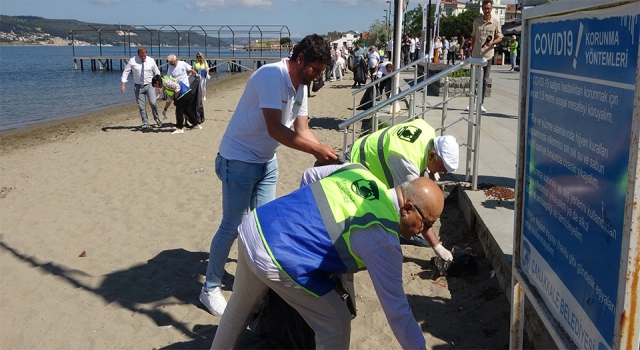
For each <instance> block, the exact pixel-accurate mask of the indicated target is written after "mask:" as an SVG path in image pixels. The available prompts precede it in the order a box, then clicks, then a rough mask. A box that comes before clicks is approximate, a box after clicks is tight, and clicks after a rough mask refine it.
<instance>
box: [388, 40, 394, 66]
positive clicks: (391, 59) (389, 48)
mask: <svg viewBox="0 0 640 350" xmlns="http://www.w3.org/2000/svg"><path fill="white" fill-rule="evenodd" d="M387 60H389V61H393V38H392V39H389V41H387Z"/></svg>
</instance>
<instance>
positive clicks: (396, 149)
mask: <svg viewBox="0 0 640 350" xmlns="http://www.w3.org/2000/svg"><path fill="white" fill-rule="evenodd" d="M435 136H436V133H435V129H433V127H431V126H430V125H429V124H428V123H427V122H426V121H424V120H423V119H420V118H418V119H414V120H412V121H410V122H406V123H401V124H398V125H394V126H390V127H387V128H384V129H382V130H378V131H376V132H375V133H373V134H370V135H367V136H366V137H364V138H362V139H359V140H357V141H356V142H355V143H354V145H353V147H352V149H351V161H352V162H358V163H360V164H362V165H364V166H365V167H367V169H369V171H371V173H373V174H374V175H375V176H376V177H377V178H378V179H380V180H381V181H383V182H385V184H386V185H387V186H388V187H390V188H391V187H394V186H397V185H400V184H396V183H394V181H393V174H392V172H391V167H390V166H389V154H390V153H396V154H397V155H400V156H402V157H404V158H405V159H407V160H408V161H410V162H411V163H413V164H414V165H415V166H416V167H417V168H418V169H419V170H420V171H422V170H424V169H425V168H426V160H425V159H426V151H427V145H428V144H429V141H431V140H432V139H433V138H434V137H435Z"/></svg>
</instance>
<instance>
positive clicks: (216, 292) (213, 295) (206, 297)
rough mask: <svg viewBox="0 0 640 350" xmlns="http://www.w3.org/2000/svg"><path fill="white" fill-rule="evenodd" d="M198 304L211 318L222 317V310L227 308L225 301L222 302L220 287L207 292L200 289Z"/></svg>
mask: <svg viewBox="0 0 640 350" xmlns="http://www.w3.org/2000/svg"><path fill="white" fill-rule="evenodd" d="M200 302H201V303H202V305H204V306H205V307H206V308H207V310H209V312H210V313H211V314H212V315H213V316H222V314H223V313H224V309H225V308H226V307H227V301H226V300H224V296H223V295H222V290H220V287H215V288H213V290H211V291H209V292H207V291H206V290H204V288H202V291H201V292H200Z"/></svg>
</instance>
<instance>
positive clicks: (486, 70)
mask: <svg viewBox="0 0 640 350" xmlns="http://www.w3.org/2000/svg"><path fill="white" fill-rule="evenodd" d="M482 70H483V71H484V74H483V75H482V103H481V104H482V105H484V96H485V95H486V94H487V85H488V84H487V79H489V76H490V75H491V60H487V65H486V66H484V67H482Z"/></svg>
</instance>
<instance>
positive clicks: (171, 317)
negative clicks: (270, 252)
mask: <svg viewBox="0 0 640 350" xmlns="http://www.w3.org/2000/svg"><path fill="white" fill-rule="evenodd" d="M248 76H249V74H248V73H242V74H236V75H234V76H232V77H230V78H228V79H225V80H222V81H216V82H212V83H211V84H210V85H209V88H208V92H207V93H208V98H207V101H206V102H205V115H206V118H207V120H206V122H205V123H204V124H203V129H202V130H193V131H186V132H185V134H182V135H170V132H171V129H170V127H168V126H167V127H164V128H162V129H156V128H154V129H152V130H151V131H149V132H141V131H140V130H138V129H137V128H136V127H137V126H139V125H140V117H139V114H138V112H137V108H136V106H135V105H134V104H133V103H132V104H129V105H126V106H120V107H115V108H112V109H108V110H104V111H100V112H94V113H90V114H87V115H85V116H82V117H78V118H73V119H71V120H65V121H63V122H56V123H52V124H49V125H45V126H40V127H36V128H30V129H26V130H21V131H16V132H11V133H5V134H3V135H0V141H1V145H2V147H1V151H0V279H1V281H2V283H1V285H0V348H2V349H86V348H92V349H93V348H96V349H103V348H117V349H154V348H155V349H166V348H169V349H171V348H196V349H204V348H206V349H208V348H209V346H210V344H211V341H212V339H213V335H214V334H215V330H216V325H217V324H218V322H219V320H220V318H219V317H214V316H212V315H210V314H209V313H208V312H207V311H205V310H204V309H203V308H202V306H201V305H200V303H199V301H198V294H199V292H200V287H201V284H202V282H203V280H204V276H203V275H204V273H205V269H206V260H207V258H208V250H209V244H210V241H211V237H212V235H213V234H214V233H215V231H216V229H217V227H218V225H219V222H220V218H221V214H222V213H221V195H220V193H221V189H220V181H219V180H218V179H217V177H216V175H215V171H214V159H215V156H216V153H217V149H218V145H219V142H220V138H221V137H222V134H223V132H224V130H225V128H226V126H227V123H228V121H229V119H230V118H231V115H232V113H233V110H234V109H235V108H236V105H237V102H238V100H239V98H240V96H241V94H242V91H243V89H244V84H245V82H246V80H247V78H248ZM351 78H352V76H351V75H347V77H346V78H345V81H343V82H331V83H329V82H328V83H327V84H326V85H325V86H324V87H323V88H322V89H321V90H320V91H319V92H318V93H316V96H315V97H313V98H311V99H310V102H309V104H310V106H309V108H310V115H311V117H312V119H311V122H310V125H311V127H312V129H313V131H314V132H315V133H316V135H317V137H318V139H319V140H320V141H321V142H324V143H327V144H329V145H332V146H334V147H335V148H336V149H339V147H341V146H342V135H343V134H342V133H341V132H340V131H339V130H338V129H337V125H338V124H339V123H340V122H341V121H343V120H345V119H347V118H349V117H351V116H352V111H351V106H353V99H352V96H351V94H350V92H351V91H352V90H351V88H350V86H351V81H350V79H351ZM117 88H118V87H117V86H114V89H117ZM131 98H132V100H133V94H132V93H131ZM161 102H162V101H161ZM172 108H173V107H172ZM172 111H173V109H171V110H170V114H172ZM52 113H55V111H52ZM167 122H173V120H172V118H170V119H169V120H167ZM278 159H279V164H280V178H279V180H278V196H282V195H284V194H286V193H289V192H290V191H292V190H294V189H295V188H297V186H298V183H299V180H300V175H301V173H302V171H303V170H304V169H305V168H307V167H309V166H311V165H312V164H313V162H314V158H313V157H312V156H311V155H307V154H303V153H300V152H298V151H294V150H291V149H288V148H286V147H283V148H282V149H281V150H280V151H279V153H278ZM200 168H201V169H203V170H204V171H201V172H199V171H197V170H198V169H200ZM446 189H447V190H449V189H450V186H447V187H446ZM454 197H455V196H451V197H449V198H448V199H447V203H446V207H445V212H444V213H443V215H442V218H441V220H440V221H439V222H438V223H436V225H435V229H436V232H439V234H440V236H441V238H442V240H443V242H444V243H445V246H448V247H450V246H451V245H453V244H458V245H460V246H463V247H467V246H469V247H471V248H472V250H473V252H474V253H476V254H478V261H479V272H478V274H477V275H475V276H469V277H465V278H453V277H438V276H437V275H436V273H435V268H434V267H433V265H431V263H430V262H429V260H430V259H431V257H433V256H434V253H433V251H432V250H431V249H430V248H419V247H412V246H403V251H404V253H405V256H406V259H405V263H404V265H403V279H404V281H405V283H404V288H405V292H406V293H407V295H408V298H409V302H410V304H411V307H412V310H413V312H414V315H415V317H416V320H417V321H418V322H419V323H420V325H421V327H422V330H423V332H424V336H425V338H426V339H427V344H428V346H429V348H436V349H443V348H456V349H458V348H465V349H489V348H491V349H495V348H507V347H508V335H509V304H508V301H507V299H506V297H505V296H504V295H503V294H501V292H500V291H499V287H498V283H497V281H496V279H495V278H491V274H490V272H491V269H492V268H491V266H490V265H489V263H488V262H487V260H486V259H484V258H483V253H482V250H481V248H480V245H479V243H478V242H477V238H476V237H475V234H474V233H473V232H468V231H467V229H466V227H465V225H464V220H463V218H462V216H461V215H460V213H459V211H458V209H457V203H456V201H455V199H454ZM236 257H237V248H236V246H235V245H234V247H233V248H232V251H231V254H230V256H229V260H228V263H227V266H226V269H227V271H228V272H229V273H231V274H233V273H234V271H235V265H236V260H235V259H236ZM355 277H356V293H357V309H358V317H357V318H355V319H354V320H353V322H352V337H351V348H353V349H380V348H388V349H397V348H399V344H398V343H397V341H396V340H395V338H394V336H393V334H392V332H391V330H390V328H389V326H388V323H387V320H386V318H385V317H384V313H383V311H382V309H381V307H380V304H379V302H378V300H377V297H376V294H375V291H374V290H373V286H372V283H371V280H370V278H369V276H368V274H367V272H366V271H363V272H359V273H357V274H356V276H355ZM224 294H225V296H226V297H227V298H228V297H229V296H230V294H231V290H230V288H229V287H226V288H225V291H224Z"/></svg>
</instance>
